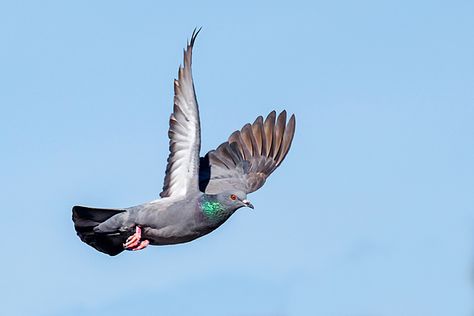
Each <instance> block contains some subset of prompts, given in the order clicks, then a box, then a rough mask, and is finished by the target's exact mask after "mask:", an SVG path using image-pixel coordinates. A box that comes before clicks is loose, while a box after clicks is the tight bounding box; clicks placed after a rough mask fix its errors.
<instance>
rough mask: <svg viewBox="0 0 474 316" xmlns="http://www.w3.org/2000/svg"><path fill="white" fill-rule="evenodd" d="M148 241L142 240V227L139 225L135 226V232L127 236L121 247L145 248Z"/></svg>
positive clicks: (129, 248)
mask: <svg viewBox="0 0 474 316" xmlns="http://www.w3.org/2000/svg"><path fill="white" fill-rule="evenodd" d="M149 244H150V242H149V241H148V240H146V239H145V240H142V229H141V228H140V227H139V226H136V227H135V234H133V235H132V236H130V237H128V238H127V240H126V242H125V243H124V244H123V248H124V249H126V250H132V251H136V250H141V249H143V248H146V246H148V245H149Z"/></svg>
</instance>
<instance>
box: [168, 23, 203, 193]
mask: <svg viewBox="0 0 474 316" xmlns="http://www.w3.org/2000/svg"><path fill="white" fill-rule="evenodd" d="M200 30H201V29H199V30H196V29H195V30H194V32H193V34H192V36H191V40H190V42H189V43H188V45H187V47H186V49H185V50H184V58H183V66H180V67H179V70H178V79H177V80H175V81H174V106H173V113H172V114H171V116H170V121H169V124H170V127H169V130H168V137H169V139H170V142H169V150H170V154H169V156H168V165H167V166H166V175H165V180H164V184H163V191H162V192H161V193H160V196H161V197H169V196H182V195H185V194H186V193H188V192H189V191H190V190H198V172H199V151H200V148H201V128H200V121H199V108H198V103H197V99H196V93H195V91H194V83H193V76H192V71H191V64H192V52H193V46H194V41H195V40H196V36H197V35H198V34H199V31H200Z"/></svg>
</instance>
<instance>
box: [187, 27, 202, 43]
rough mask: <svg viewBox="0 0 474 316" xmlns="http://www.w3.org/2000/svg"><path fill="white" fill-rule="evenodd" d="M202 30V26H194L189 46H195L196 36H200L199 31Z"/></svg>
mask: <svg viewBox="0 0 474 316" xmlns="http://www.w3.org/2000/svg"><path fill="white" fill-rule="evenodd" d="M201 30H202V26H201V27H200V28H197V27H195V28H194V30H193V34H192V35H191V40H190V42H189V44H188V46H191V47H193V46H194V42H195V41H196V37H197V36H198V34H199V32H201Z"/></svg>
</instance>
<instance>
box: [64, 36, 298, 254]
mask: <svg viewBox="0 0 474 316" xmlns="http://www.w3.org/2000/svg"><path fill="white" fill-rule="evenodd" d="M198 33H199V30H198V31H196V30H195V31H194V32H193V35H192V37H191V40H190V42H189V43H188V45H187V48H186V49H185V51H184V62H183V66H182V67H180V68H179V72H178V79H177V80H175V81H174V92H175V96H174V107H173V113H172V114H171V117H170V121H169V125H170V126H169V132H168V136H169V139H170V142H169V150H170V154H169V156H168V164H167V167H166V174H165V180H164V185H163V191H162V192H161V193H160V197H161V199H158V200H155V201H151V202H148V203H144V204H141V205H138V206H134V207H129V208H124V209H97V208H90V207H84V206H74V207H73V210H72V212H73V221H74V227H75V229H76V232H77V234H78V236H79V237H80V238H81V240H82V241H84V242H85V243H87V244H89V245H91V246H92V247H94V248H95V249H97V250H99V251H101V252H104V253H107V254H109V255H116V254H118V253H120V252H122V251H123V250H124V249H125V248H124V243H125V242H126V241H127V239H129V238H130V236H132V235H133V234H134V231H135V228H136V227H140V228H141V230H142V234H141V238H142V239H143V240H148V241H149V242H150V244H151V245H167V244H177V243H183V242H188V241H191V240H194V239H196V238H198V237H201V236H203V235H206V234H208V233H209V232H211V231H213V230H214V229H216V228H217V227H219V226H220V225H221V224H223V223H224V222H225V221H226V220H227V219H228V218H229V217H230V216H231V215H232V214H233V213H234V212H235V211H236V210H237V209H239V208H241V207H244V206H247V207H251V208H253V205H252V204H251V203H250V202H249V201H248V200H247V194H249V193H252V192H254V191H256V190H258V189H259V188H260V187H262V185H263V184H264V183H265V181H266V179H267V178H268V176H270V174H271V173H272V172H273V171H274V170H275V169H276V168H277V167H278V166H279V165H280V164H281V163H282V161H283V160H284V158H285V157H286V155H287V153H288V151H289V149H290V146H291V142H292V140H293V136H294V132H295V116H294V115H292V116H291V117H290V119H289V120H288V123H287V114H286V111H283V112H281V113H280V114H279V115H278V117H277V116H276V112H275V111H272V112H271V113H270V114H269V115H268V116H267V117H266V119H265V120H264V119H263V117H261V116H259V117H258V118H257V119H256V120H255V122H254V123H253V124H246V125H244V126H243V128H242V129H241V130H240V131H235V132H234V133H232V134H231V135H230V137H229V138H228V140H227V141H226V142H224V143H222V144H221V145H220V146H218V147H217V149H215V150H211V151H210V152H208V153H207V154H206V155H205V156H204V157H201V158H200V157H199V154H200V153H199V152H200V147H201V131H200V120H199V109H198V103H197V99H196V94H195V91H194V84H193V78H192V71H191V63H192V50H193V46H194V42H195V39H196V36H197V34H198ZM127 249H128V248H127Z"/></svg>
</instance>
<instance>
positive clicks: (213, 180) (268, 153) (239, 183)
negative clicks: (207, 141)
mask: <svg viewBox="0 0 474 316" xmlns="http://www.w3.org/2000/svg"><path fill="white" fill-rule="evenodd" d="M295 127H296V120H295V116H294V115H292V116H291V118H290V119H289V120H288V123H287V122H286V111H283V112H281V113H280V114H279V115H278V118H276V113H275V111H273V112H271V113H270V114H269V115H268V116H267V118H266V119H265V120H263V117H261V116H259V117H258V118H257V119H256V120H255V122H254V123H253V124H246V125H245V126H244V127H243V128H242V129H241V130H240V131H235V132H234V133H232V134H231V135H230V137H229V139H228V141H227V142H225V143H222V144H221V145H220V146H219V147H217V149H216V150H212V151H210V152H208V153H207V154H206V156H205V157H203V158H201V166H200V170H199V186H200V189H201V191H203V192H206V193H208V194H215V193H219V192H223V191H227V190H240V191H243V192H246V193H251V192H254V191H256V190H258V189H259V188H260V187H262V185H263V184H264V183H265V180H266V179H267V178H268V176H269V175H270V174H271V173H272V172H273V171H275V169H276V168H278V166H279V165H280V164H281V163H282V161H283V160H284V159H285V157H286V155H287V153H288V151H289V150H290V146H291V142H292V141H293V136H294V134H295Z"/></svg>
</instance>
